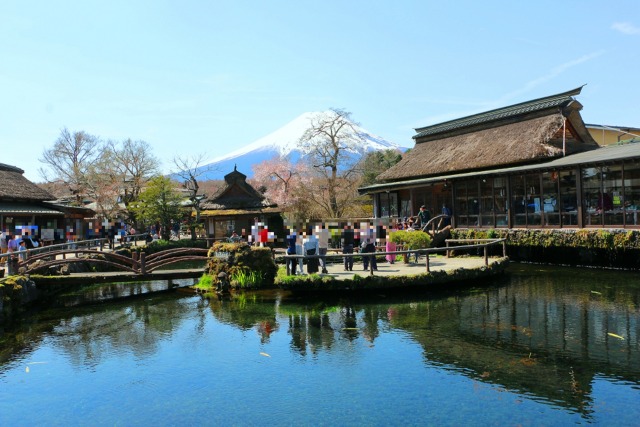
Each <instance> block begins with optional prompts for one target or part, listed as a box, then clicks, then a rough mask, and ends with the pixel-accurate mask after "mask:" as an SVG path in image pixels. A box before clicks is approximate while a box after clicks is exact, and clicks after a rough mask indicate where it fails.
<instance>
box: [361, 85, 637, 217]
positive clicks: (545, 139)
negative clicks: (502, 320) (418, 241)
mask: <svg viewBox="0 0 640 427" xmlns="http://www.w3.org/2000/svg"><path fill="white" fill-rule="evenodd" d="M581 89H582V88H577V89H574V90H571V91H568V92H564V93H560V94H556V95H552V96H548V97H544V98H540V99H535V100H532V101H527V102H523V103H520V104H516V105H511V106H508V107H504V108H499V109H496V110H491V111H487V112H484V113H480V114H475V115H472V116H468V117H463V118H460V119H456V120H451V121H448V122H444V123H440V124H436V125H433V126H427V127H423V128H418V129H416V135H415V136H414V137H413V139H414V140H415V147H414V148H413V149H412V150H411V151H409V152H408V153H407V154H406V155H405V156H404V157H403V159H402V160H401V161H400V162H399V163H398V164H396V165H395V166H393V167H391V168H390V169H388V170H387V171H385V172H384V173H382V174H381V175H379V176H378V183H376V184H374V185H371V186H367V187H364V188H361V189H360V192H361V193H362V194H370V195H372V196H373V198H374V211H375V216H376V217H379V218H397V217H400V218H402V217H407V216H413V215H415V214H416V213H417V212H418V209H419V207H420V206H421V205H425V206H426V207H427V208H428V209H429V210H430V211H431V213H432V214H433V215H436V214H439V213H441V212H442V208H443V206H446V207H447V208H449V209H450V210H451V211H452V225H453V226H454V227H473V228H476V227H479V228H496V227H498V228H499V227H505V228H522V227H525V228H526V227H532V228H544V227H549V228H564V227H569V228H571V227H574V228H575V227H610V228H613V227H615V228H622V227H624V228H627V227H628V228H636V227H638V226H639V225H640V222H639V219H638V211H639V210H640V144H638V143H633V142H628V143H623V144H615V145H609V146H606V147H601V146H600V145H598V144H597V143H596V141H594V139H593V138H592V136H591V134H590V133H589V131H588V130H587V128H586V126H585V124H584V122H583V120H582V117H581V115H580V110H581V109H582V105H581V104H580V103H579V102H578V101H577V100H576V99H575V98H574V97H575V96H576V95H578V94H580V91H581Z"/></svg>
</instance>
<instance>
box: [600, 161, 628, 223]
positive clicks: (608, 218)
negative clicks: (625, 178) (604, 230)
mask: <svg viewBox="0 0 640 427" xmlns="http://www.w3.org/2000/svg"><path fill="white" fill-rule="evenodd" d="M601 205H602V206H601V208H602V212H603V214H604V224H605V225H620V226H622V225H624V209H623V207H624V192H623V191H622V166H606V167H603V168H602V203H601Z"/></svg>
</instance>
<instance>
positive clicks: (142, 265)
mask: <svg viewBox="0 0 640 427" xmlns="http://www.w3.org/2000/svg"><path fill="white" fill-rule="evenodd" d="M146 256H147V254H145V253H144V252H140V273H141V274H147V266H146V265H145V258H146Z"/></svg>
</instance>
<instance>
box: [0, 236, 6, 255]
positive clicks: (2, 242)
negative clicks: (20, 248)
mask: <svg viewBox="0 0 640 427" xmlns="http://www.w3.org/2000/svg"><path fill="white" fill-rule="evenodd" d="M6 253H7V233H5V232H4V230H3V231H2V232H0V254H6ZM2 261H3V262H4V258H3V259H2Z"/></svg>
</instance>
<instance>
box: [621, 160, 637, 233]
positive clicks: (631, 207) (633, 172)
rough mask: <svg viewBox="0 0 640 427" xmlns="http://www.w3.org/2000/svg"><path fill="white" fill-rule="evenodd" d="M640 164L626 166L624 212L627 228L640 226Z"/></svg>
mask: <svg viewBox="0 0 640 427" xmlns="http://www.w3.org/2000/svg"><path fill="white" fill-rule="evenodd" d="M639 210H640V164H638V163H635V164H631V163H627V164H625V165H624V211H625V224H626V225H627V226H634V225H640V222H639V221H638V211H639Z"/></svg>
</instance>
